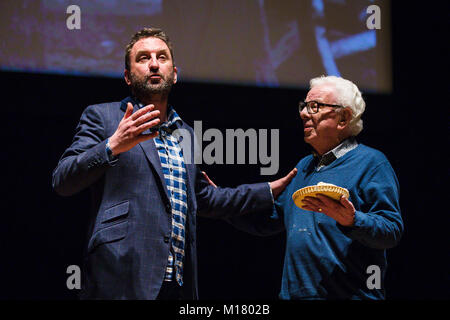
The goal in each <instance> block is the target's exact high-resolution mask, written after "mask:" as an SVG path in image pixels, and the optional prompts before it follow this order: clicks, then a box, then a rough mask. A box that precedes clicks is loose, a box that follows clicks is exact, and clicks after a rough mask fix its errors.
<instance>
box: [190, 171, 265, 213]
mask: <svg viewBox="0 0 450 320" xmlns="http://www.w3.org/2000/svg"><path fill="white" fill-rule="evenodd" d="M196 175H197V177H196V186H195V189H196V190H195V191H196V198H197V205H198V210H197V213H198V215H199V216H204V217H210V218H227V217H231V216H237V215H244V214H248V213H250V212H261V211H263V212H267V211H270V212H271V211H272V209H273V197H272V193H271V190H270V186H269V184H268V183H267V182H266V183H255V184H243V185H240V186H238V187H236V188H221V187H217V188H216V187H213V186H211V185H209V183H208V181H207V180H206V179H205V177H204V176H203V174H202V173H201V171H200V170H199V169H198V168H197V173H196Z"/></svg>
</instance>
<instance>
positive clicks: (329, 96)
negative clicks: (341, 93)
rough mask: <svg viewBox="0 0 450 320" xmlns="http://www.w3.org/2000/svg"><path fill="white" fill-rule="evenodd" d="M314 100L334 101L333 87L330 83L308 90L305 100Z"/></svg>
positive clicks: (331, 102)
mask: <svg viewBox="0 0 450 320" xmlns="http://www.w3.org/2000/svg"><path fill="white" fill-rule="evenodd" d="M311 100H315V101H318V102H323V103H330V104H333V103H335V88H334V87H333V86H331V85H321V86H315V87H313V88H312V89H311V90H309V92H308V95H307V96H306V101H311Z"/></svg>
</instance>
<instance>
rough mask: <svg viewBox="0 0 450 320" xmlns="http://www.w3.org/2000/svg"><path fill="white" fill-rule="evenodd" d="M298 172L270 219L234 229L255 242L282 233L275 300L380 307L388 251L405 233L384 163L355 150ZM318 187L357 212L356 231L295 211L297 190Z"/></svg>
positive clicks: (307, 162)
mask: <svg viewBox="0 0 450 320" xmlns="http://www.w3.org/2000/svg"><path fill="white" fill-rule="evenodd" d="M297 169H298V173H297V175H296V177H294V179H293V180H292V181H291V183H290V184H289V185H288V187H287V188H286V189H285V191H284V192H283V193H282V194H281V195H280V196H279V197H278V199H277V201H276V202H275V210H274V212H273V213H272V215H271V216H270V217H269V216H264V215H261V214H259V215H253V216H246V217H245V216H244V217H240V218H236V219H235V220H232V221H231V222H232V224H233V225H235V226H236V227H237V228H239V229H243V230H245V231H248V232H250V233H254V234H258V235H269V234H273V233H274V232H279V231H281V230H283V229H285V230H286V252H285V258H284V268H283V276H282V285H281V292H280V295H279V296H280V298H281V299H384V298H385V288H384V276H385V272H386V267H387V262H386V249H388V248H391V247H393V246H395V245H396V244H397V243H398V241H399V239H400V237H401V235H402V233H403V222H402V218H401V215H400V207H399V185H398V181H397V177H396V175H395V173H394V171H393V169H392V167H391V165H390V164H389V161H388V160H387V158H386V157H385V156H384V155H383V154H382V153H381V152H379V151H377V150H375V149H372V148H369V147H367V146H365V145H363V144H359V145H358V146H357V147H356V148H355V149H353V150H351V151H349V152H347V153H346V154H345V155H343V156H342V157H340V158H338V159H337V160H335V161H333V162H332V163H331V164H329V165H328V166H326V167H324V168H322V169H320V170H319V171H317V170H316V168H315V163H314V159H313V156H312V155H310V156H307V157H305V158H303V159H302V160H300V162H299V163H298V164H297ZM318 182H325V183H331V184H334V185H337V186H340V187H344V188H346V189H348V190H349V193H350V197H349V200H350V201H351V202H352V203H353V205H354V207H355V210H356V213H355V225H354V226H352V227H343V226H341V225H339V224H338V223H337V222H336V221H335V220H334V219H332V218H330V217H328V216H326V215H325V214H323V213H319V212H311V211H306V210H303V209H300V208H298V207H297V206H296V205H295V204H294V201H293V200H292V194H293V193H294V192H295V191H296V190H298V189H300V188H303V187H306V186H311V185H316V184H317V183H318ZM374 270H376V271H374ZM378 270H379V271H380V272H379V274H378V273H377V271H378ZM378 276H379V279H378V280H379V282H378V281H377V280H376V279H375V278H376V277H378ZM377 283H378V284H377ZM374 286H375V288H374ZM376 287H380V288H379V289H378V288H376Z"/></svg>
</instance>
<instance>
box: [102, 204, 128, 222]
mask: <svg viewBox="0 0 450 320" xmlns="http://www.w3.org/2000/svg"><path fill="white" fill-rule="evenodd" d="M129 208H130V202H129V201H128V200H126V201H123V202H120V203H118V204H116V205H114V206H113V207H111V208H109V209H106V210H105V212H103V215H102V217H101V220H100V224H104V223H112V222H114V221H116V220H119V219H121V218H124V217H126V216H127V215H128V211H129Z"/></svg>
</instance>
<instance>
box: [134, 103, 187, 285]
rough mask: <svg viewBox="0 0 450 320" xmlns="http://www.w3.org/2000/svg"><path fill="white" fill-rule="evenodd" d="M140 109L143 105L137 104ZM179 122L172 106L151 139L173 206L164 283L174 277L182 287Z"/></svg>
mask: <svg viewBox="0 0 450 320" xmlns="http://www.w3.org/2000/svg"><path fill="white" fill-rule="evenodd" d="M140 107H141V108H142V107H143V105H142V104H140ZM177 121H182V120H181V118H180V117H179V116H178V114H177V113H176V112H175V109H173V108H172V107H171V106H169V108H168V110H167V122H164V123H162V124H161V125H160V126H159V128H158V131H159V135H158V136H157V137H156V138H154V139H153V141H154V143H155V146H156V149H157V150H158V155H159V159H160V161H161V167H162V171H163V175H164V180H165V182H166V186H167V189H168V191H169V195H170V203H171V205H172V236H171V239H172V241H171V250H170V252H169V259H168V263H167V268H166V273H165V276H164V280H165V281H172V280H173V278H174V276H175V277H176V281H177V282H178V284H179V285H180V286H181V285H183V260H184V247H185V241H186V235H185V229H186V214H187V209H188V206H187V191H186V179H187V172H186V166H185V164H184V159H183V152H182V149H181V147H180V145H179V143H178V140H177V139H176V138H175V137H174V136H173V135H172V131H173V130H175V129H176V126H175V123H176V122H177Z"/></svg>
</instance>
